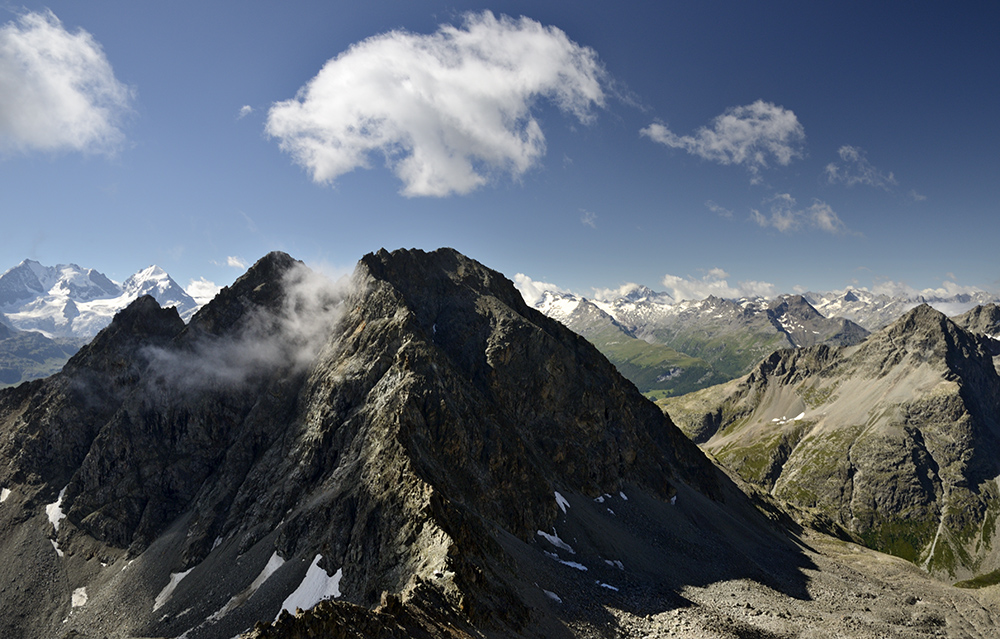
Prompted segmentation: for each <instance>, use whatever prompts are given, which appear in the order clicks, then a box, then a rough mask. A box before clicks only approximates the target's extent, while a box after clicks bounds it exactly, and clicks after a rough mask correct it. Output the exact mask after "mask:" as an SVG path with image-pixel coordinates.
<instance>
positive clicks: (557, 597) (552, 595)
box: [542, 588, 562, 603]
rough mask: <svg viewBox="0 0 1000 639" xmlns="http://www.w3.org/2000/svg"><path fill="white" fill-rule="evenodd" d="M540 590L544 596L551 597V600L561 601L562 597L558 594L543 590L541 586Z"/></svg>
mask: <svg viewBox="0 0 1000 639" xmlns="http://www.w3.org/2000/svg"><path fill="white" fill-rule="evenodd" d="M542 592H544V593H545V596H546V597H548V598H549V599H551V600H552V601H554V602H556V603H562V599H561V598H560V597H559V595H557V594H556V593H554V592H552V591H551V590H545V589H544V588H542Z"/></svg>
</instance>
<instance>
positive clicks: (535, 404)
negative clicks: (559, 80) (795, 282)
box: [0, 249, 1000, 639]
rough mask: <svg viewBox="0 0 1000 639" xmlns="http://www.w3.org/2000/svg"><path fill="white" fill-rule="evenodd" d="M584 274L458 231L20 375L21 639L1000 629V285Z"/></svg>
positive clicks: (249, 283)
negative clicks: (727, 294)
mask: <svg viewBox="0 0 1000 639" xmlns="http://www.w3.org/2000/svg"><path fill="white" fill-rule="evenodd" d="M18 268H20V267H18ZM28 270H29V271H31V272H32V273H33V274H35V277H36V279H37V280H38V282H39V283H40V285H41V286H40V287H36V289H37V291H38V292H42V289H43V288H44V286H45V282H47V281H50V280H45V282H43V281H42V280H43V278H42V277H41V276H39V275H38V274H37V273H36V270H37V269H35V268H32V266H31V265H30V264H29V265H28ZM10 272H12V271H9V272H8V273H10ZM81 272H82V271H81ZM5 277H6V275H5ZM24 277H27V274H26V273H25V274H24ZM74 281H76V282H77V283H79V280H74ZM86 281H87V282H90V284H86V283H84V284H80V288H81V290H82V289H87V290H90V289H91V287H93V288H94V292H93V293H92V295H93V297H91V299H92V300H96V299H98V298H99V296H100V295H105V296H107V297H105V298H101V299H111V298H110V296H111V295H112V294H113V293H114V292H115V291H116V290H117V291H119V292H118V295H119V296H120V295H124V294H125V293H126V292H127V290H132V289H128V287H127V285H123V286H122V287H119V288H117V289H116V288H114V287H113V286H108V284H107V283H105V282H103V281H102V280H101V278H99V277H97V276H96V275H94V276H92V275H90V274H88V275H87V280H86ZM12 286H13V285H12ZM97 289H100V290H101V291H103V292H102V293H98V292H97ZM5 290H6V289H5ZM49 290H51V287H50V288H49ZM560 295H562V297H557V296H556V295H555V294H552V295H549V296H548V297H546V298H545V299H544V300H543V301H542V302H541V304H542V308H544V309H545V310H546V312H547V313H548V314H550V315H553V316H557V317H559V318H560V320H562V321H565V323H566V324H567V325H569V326H570V328H575V329H576V330H578V331H579V333H580V334H578V333H575V332H573V331H572V330H570V328H567V326H565V325H564V324H563V323H561V322H560V321H556V320H555V319H553V318H552V317H549V316H547V315H546V314H545V313H542V312H541V311H539V310H538V309H536V308H533V307H532V306H529V305H528V304H527V303H526V302H525V301H524V298H523V297H522V295H521V293H520V292H519V291H518V290H517V289H516V288H515V287H514V285H513V283H512V282H510V281H509V280H508V279H506V278H505V277H504V276H503V275H501V274H500V273H497V272H495V271H493V270H490V269H489V268H487V267H485V266H483V265H481V264H479V263H478V262H476V261H474V260H472V259H470V258H468V257H465V256H463V255H461V254H459V253H457V252H455V251H453V250H450V249H440V250H438V251H434V252H431V253H425V252H423V251H419V250H398V251H394V252H392V253H389V252H387V251H384V250H383V251H379V252H377V253H372V254H368V255H365V256H364V257H363V258H362V259H361V260H360V261H359V263H358V265H357V267H356V269H355V271H354V273H353V275H352V276H351V277H350V278H345V279H344V280H342V281H339V282H331V281H329V280H327V279H325V278H324V277H322V276H320V275H318V274H316V273H314V272H312V271H310V270H309V269H308V268H306V267H305V266H304V265H303V264H301V263H299V262H297V261H296V260H294V259H293V258H291V257H290V256H288V255H285V254H283V253H271V254H268V255H267V256H265V257H263V258H262V259H261V260H260V261H258V262H257V263H256V264H255V265H254V266H253V267H251V268H250V269H249V270H248V271H247V272H246V273H245V274H244V275H243V276H242V277H240V278H239V279H238V280H237V281H236V282H234V283H233V284H232V285H231V286H229V287H226V288H224V289H222V291H220V292H219V294H218V295H217V296H216V297H215V298H214V299H213V300H211V301H210V302H208V303H207V304H205V305H204V306H202V307H201V308H200V309H198V310H197V311H196V312H194V313H193V314H192V315H190V317H189V318H188V317H185V316H184V314H183V309H181V308H179V306H182V304H181V303H180V302H178V300H179V298H173V299H172V300H171V301H170V302H169V303H168V302H167V301H164V300H162V299H161V302H163V303H162V304H161V303H158V302H157V299H154V297H152V296H149V295H139V296H137V297H135V299H133V300H131V301H130V302H129V303H128V304H127V306H125V307H124V308H123V309H122V310H120V311H118V312H117V313H116V314H115V315H114V318H113V320H112V321H111V322H110V323H109V324H108V325H107V326H105V327H104V328H102V329H101V330H100V332H99V333H97V335H96V336H95V337H94V338H93V339H92V340H90V341H89V342H88V343H87V344H86V345H84V346H83V347H82V348H80V350H79V351H78V352H77V353H76V354H74V355H73V356H72V357H71V358H70V359H69V361H68V362H67V363H66V365H65V366H64V367H63V368H62V369H61V370H60V371H59V372H57V373H55V374H53V375H51V376H49V377H46V378H44V379H37V380H33V381H28V382H23V383H21V384H19V385H17V386H14V387H11V388H6V389H3V390H0V636H2V637H5V638H10V639H36V638H37V639H42V638H44V639H51V638H53V637H55V638H57V639H98V638H105V637H107V638H115V639H119V638H120V639H126V638H134V639H140V638H144V639H151V638H156V639H162V638H167V637H170V638H178V637H184V638H185V639H209V638H211V639H216V638H218V639H230V638H233V637H237V636H240V637H244V638H246V639H265V638H274V639H279V638H280V639H298V638H305V637H324V638H325V637H331V638H340V637H352V638H354V637H358V638H360V637H379V638H390V637H393V638H396V637H399V638H401V637H428V638H444V637H448V638H456V639H460V638H465V637H555V638H563V637H565V638H570V637H581V638H587V639H589V638H597V637H670V636H675V637H693V638H695V639H699V638H708V637H712V638H715V637H724V638H758V637H763V638H766V639H773V638H791V637H803V638H805V637H856V638H865V639H867V638H875V637H954V638H958V637H983V638H985V637H995V636H996V628H997V627H998V624H1000V592H998V591H1000V588H998V587H996V586H993V585H992V584H995V583H996V582H997V581H1000V579H998V578H997V575H1000V572H995V570H996V569H997V568H1000V553H998V551H997V550H996V549H997V548H998V547H1000V546H998V543H997V539H996V537H997V532H996V516H997V514H998V513H1000V491H998V489H997V485H998V484H997V477H998V475H1000V472H998V465H997V461H996V460H997V459H998V457H997V453H998V452H1000V451H998V450H997V447H998V445H1000V439H998V438H1000V427H998V424H997V415H998V410H1000V382H998V377H997V373H996V370H995V368H994V360H993V358H994V356H996V355H997V354H998V352H1000V351H998V349H997V348H996V346H997V343H996V342H995V341H993V340H992V339H991V338H989V337H987V336H988V335H996V334H997V328H998V323H997V319H998V315H1000V314H998V312H997V308H996V307H995V306H992V307H991V306H982V307H977V308H975V309H972V310H970V311H969V312H968V313H966V314H965V315H962V316H960V317H957V318H955V319H948V318H947V317H945V316H944V315H942V314H941V313H939V312H937V311H935V310H934V309H932V308H930V307H928V306H925V305H920V306H916V307H915V308H911V309H908V310H907V311H905V314H903V315H902V316H901V317H899V318H897V319H895V320H894V321H892V322H891V323H889V324H888V325H887V326H885V327H884V328H879V327H878V326H874V325H871V326H870V327H869V328H868V329H866V328H863V327H862V325H863V324H862V321H861V320H862V318H861V316H860V315H857V314H856V315H855V319H854V320H848V319H837V318H828V317H824V316H823V314H821V313H820V312H818V311H817V309H816V306H815V305H814V304H813V303H812V302H810V301H809V299H807V298H806V297H799V296H787V297H782V298H779V299H775V300H771V301H751V300H742V301H727V300H719V299H714V298H709V299H707V300H703V301H701V302H680V303H674V302H673V301H672V300H669V299H667V298H665V297H664V296H662V295H656V294H652V293H651V292H645V291H643V292H641V294H640V295H639V296H638V297H636V298H635V299H623V300H619V301H612V302H606V301H605V302H600V303H598V302H591V301H589V300H583V299H580V298H570V297H569V296H566V295H565V294H560ZM5 299H6V298H5ZM158 299H159V298H158ZM14 301H15V302H16V301H17V300H14ZM813 301H814V302H815V301H816V300H813ZM11 303H13V302H11ZM86 303H88V302H78V301H74V305H75V306H76V308H77V309H78V310H80V309H81V307H82V306H84V305H85V304H86ZM5 304H7V302H5ZM5 308H8V307H6V306H5ZM38 308H40V306H39V307H38ZM64 308H65V307H64ZM80 315H81V316H83V315H84V313H83V312H82V310H81V313H80ZM10 316H11V317H24V315H23V312H22V314H21V315H18V313H17V312H12V313H11V315H10ZM63 317H65V314H64V315H63ZM13 321H14V320H11V322H13ZM52 321H53V323H52V324H51V327H53V328H54V327H59V326H64V325H66V324H67V323H69V324H72V323H73V322H62V321H61V320H60V321H57V320H55V319H53V320H52ZM696 325H698V326H699V327H698V328H694V326H696ZM45 330H49V329H48V328H46V329H45ZM868 330H873V331H874V332H873V333H872V334H871V335H869V334H868ZM51 335H52V336H55V334H54V333H51ZM581 335H582V336H581ZM588 340H591V341H588ZM591 342H593V343H591ZM620 345H622V346H621V347H620V348H619V346H620ZM644 348H645V349H646V351H648V352H649V353H651V354H644V353H643V349H644ZM599 349H601V350H603V351H605V352H607V353H609V357H605V356H604V355H603V354H602V352H601V350H599ZM644 357H648V358H649V359H648V361H647V360H646V359H643V358H644ZM609 358H610V359H611V361H609ZM669 358H673V360H671V362H667V360H668V359H669ZM632 361H635V362H636V368H635V369H634V370H633V369H629V368H628V367H627V366H626V365H625V364H626V362H632ZM613 362H615V363H613ZM646 368H655V369H656V370H658V371H659V372H658V373H657V374H656V376H655V377H652V378H651V379H652V380H653V384H654V385H653V386H647V387H646V388H643V385H639V386H638V387H637V384H636V383H633V382H632V381H629V379H627V378H626V377H627V376H632V377H634V378H636V379H639V375H638V374H637V372H636V371H638V372H644V370H645V369H646ZM623 373H624V376H623ZM739 375H742V377H739ZM661 376H663V377H665V378H667V379H666V380H665V381H670V380H681V379H683V380H685V381H684V384H686V386H683V385H681V384H680V382H677V384H676V385H674V386H667V387H662V388H659V390H664V391H668V392H667V393H665V394H678V393H679V392H680V391H681V390H685V389H687V388H690V389H692V390H696V392H695V393H693V394H687V395H684V396H681V397H675V398H671V399H670V400H669V401H670V402H671V403H669V404H668V409H667V412H664V411H663V410H661V409H660V407H658V406H657V405H656V404H654V403H653V402H652V401H650V400H649V399H648V398H647V397H645V396H644V395H643V394H642V393H641V392H640V390H649V389H650V388H652V389H653V390H657V388H656V387H655V383H660V382H659V381H657V378H659V377H661ZM733 377H736V379H732V378H733ZM646 379H649V378H648V377H647V378H646ZM689 379H690V381H689ZM714 382H722V384H721V385H720V384H716V385H711V386H709V384H712V383H714ZM671 415H676V416H677V417H678V420H677V421H678V423H680V424H681V426H682V428H683V431H682V429H681V428H678V426H676V425H675V423H674V421H673V420H672V419H671ZM685 433H686V434H685ZM696 442H697V443H696ZM699 444H700V446H701V447H699ZM703 449H704V450H703ZM705 450H707V451H709V452H710V453H711V456H710V455H708V454H706V453H705V452H704V451H705ZM717 460H718V461H717ZM880 551H888V552H889V553H895V555H896V556H893V555H892V554H885V553H883V552H880ZM955 580H963V582H964V583H962V584H961V585H962V586H966V587H957V586H956V585H953V581H955Z"/></svg>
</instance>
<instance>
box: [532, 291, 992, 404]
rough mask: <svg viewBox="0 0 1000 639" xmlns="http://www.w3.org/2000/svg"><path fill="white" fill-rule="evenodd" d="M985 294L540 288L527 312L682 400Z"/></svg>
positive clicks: (649, 388) (653, 389)
mask: <svg viewBox="0 0 1000 639" xmlns="http://www.w3.org/2000/svg"><path fill="white" fill-rule="evenodd" d="M993 301H1000V298H998V297H997V296H994V295H990V294H987V293H978V294H975V295H969V294H962V295H956V296H953V297H939V298H926V297H917V298H904V297H890V296H888V295H882V294H874V293H871V292H869V291H866V290H847V291H840V292H833V293H806V294H804V295H781V296H778V297H776V298H773V299H763V298H757V299H739V300H729V299H722V298H718V297H708V298H706V299H704V300H697V301H695V300H685V301H676V300H674V299H673V298H671V297H670V295H668V294H666V293H659V292H656V291H653V290H651V289H649V288H646V287H643V286H631V287H626V288H625V289H623V290H621V291H619V294H618V295H617V296H615V297H612V298H607V299H588V298H585V297H583V296H580V295H575V294H573V293H566V292H563V291H558V290H547V291H544V292H542V293H541V295H540V296H538V298H537V301H535V303H534V306H535V308H537V309H538V310H540V311H542V312H543V313H545V314H546V315H548V316H549V317H552V318H553V319H556V320H559V321H560V322H562V323H563V324H565V325H566V326H568V327H569V328H571V329H573V330H574V331H576V332H578V333H580V334H581V335H583V336H584V337H586V338H587V339H588V340H590V341H591V342H592V343H593V344H594V345H595V346H597V348H598V349H599V350H600V351H601V352H602V353H603V354H604V355H605V356H606V357H607V358H608V359H609V360H611V361H612V363H614V364H615V365H616V366H617V367H618V369H619V370H620V371H621V372H622V374H623V375H625V377H627V378H628V379H629V380H631V381H632V382H633V383H634V384H636V386H637V387H638V388H639V390H640V391H642V392H643V393H645V394H647V395H648V396H650V397H653V398H663V397H671V396H677V395H682V394H684V393H688V392H692V391H694V390H698V389H700V388H705V387H708V386H711V385H713V384H718V383H721V382H724V381H728V380H730V379H734V378H736V377H739V376H741V375H744V374H746V373H748V372H749V371H750V370H751V369H752V368H753V367H754V366H755V365H756V364H757V363H758V362H759V361H760V360H761V359H763V358H764V357H766V356H768V355H769V354H770V353H772V352H774V351H775V350H777V349H780V348H790V347H792V348H800V347H806V346H812V345H816V344H827V345H830V346H841V345H851V344H857V343H859V342H861V341H862V340H864V339H865V338H866V337H867V336H868V334H869V331H872V330H878V329H879V328H882V327H883V326H885V325H887V324H888V323H890V322H892V321H894V320H895V319H897V318H898V317H900V316H901V315H903V314H904V313H905V312H907V311H908V310H910V309H912V308H914V307H916V306H918V305H919V304H921V303H927V304H931V305H933V306H935V307H937V308H939V309H940V310H942V311H943V312H945V313H948V314H957V313H960V312H963V311H967V310H969V309H970V308H972V307H973V306H976V305H977V304H987V303H989V302H993Z"/></svg>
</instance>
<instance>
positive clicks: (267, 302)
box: [190, 251, 302, 334]
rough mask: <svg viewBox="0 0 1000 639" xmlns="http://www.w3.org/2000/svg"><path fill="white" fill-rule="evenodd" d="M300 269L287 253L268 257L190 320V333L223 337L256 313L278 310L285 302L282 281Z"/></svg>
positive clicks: (273, 254)
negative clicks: (296, 268)
mask: <svg viewBox="0 0 1000 639" xmlns="http://www.w3.org/2000/svg"><path fill="white" fill-rule="evenodd" d="M297 266H302V262H299V261H298V260H296V259H294V258H292V257H291V256H290V255H288V254H287V253H282V252H281V251H273V252H271V253H268V254H267V255H265V256H264V257H262V258H260V259H259V260H257V262H256V263H255V264H254V265H253V266H251V267H250V268H249V269H247V271H246V272H245V273H243V275H241V276H240V277H239V278H238V279H237V280H236V281H235V282H233V284H232V285H230V286H226V287H223V288H222V290H221V291H219V293H218V294H217V295H216V296H215V298H214V299H213V300H212V301H210V302H209V303H208V304H206V305H205V306H203V307H202V308H201V309H199V311H198V312H197V313H195V314H194V316H193V317H192V318H191V322H190V326H191V330H195V331H201V332H205V333H213V334H221V333H225V332H227V331H229V330H232V329H233V328H234V327H236V326H237V325H238V324H239V322H240V321H241V320H243V319H245V317H246V315H247V313H249V312H251V311H253V310H254V309H258V308H265V309H272V310H274V309H277V308H278V307H280V305H281V302H282V300H283V299H284V286H283V281H284V280H283V278H284V277H285V276H286V275H287V274H288V273H289V272H290V271H291V270H292V269H293V268H295V267H297Z"/></svg>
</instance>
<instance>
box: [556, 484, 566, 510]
mask: <svg viewBox="0 0 1000 639" xmlns="http://www.w3.org/2000/svg"><path fill="white" fill-rule="evenodd" d="M555 495H556V503H557V504H559V508H561V509H562V511H563V514H565V513H566V509H567V508H569V501H567V500H566V498H565V497H563V496H562V495H560V494H559V491H558V490H557V491H555Z"/></svg>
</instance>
